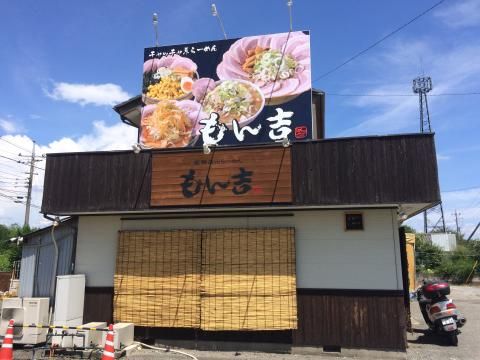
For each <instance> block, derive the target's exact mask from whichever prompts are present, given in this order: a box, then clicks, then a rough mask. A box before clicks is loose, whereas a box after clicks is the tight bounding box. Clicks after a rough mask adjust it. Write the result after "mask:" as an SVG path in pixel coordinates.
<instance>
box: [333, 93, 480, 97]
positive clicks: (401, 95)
mask: <svg viewBox="0 0 480 360" xmlns="http://www.w3.org/2000/svg"><path fill="white" fill-rule="evenodd" d="M325 94H326V95H330V96H346V97H349V96H352V97H353V96H358V97H407V96H408V97H412V96H417V95H415V94H359V93H356V94H348V93H345V94H342V93H329V92H325ZM428 95H429V96H469V95H480V92H466V93H441V94H428Z"/></svg>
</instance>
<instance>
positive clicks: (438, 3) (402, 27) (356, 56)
mask: <svg viewBox="0 0 480 360" xmlns="http://www.w3.org/2000/svg"><path fill="white" fill-rule="evenodd" d="M443 2H445V0H440V1H439V2H437V3H436V4H434V5H433V6H431V7H429V8H428V9H427V10H425V11H423V12H422V13H420V14H418V15H417V16H415V17H414V18H413V19H411V20H409V21H408V22H406V23H405V24H403V25H401V26H400V27H398V28H396V29H395V30H393V31H392V32H390V33H388V34H387V35H385V36H384V37H382V38H381V39H380V40H377V41H376V42H374V43H373V44H372V45H370V46H368V47H367V48H365V49H363V50H362V51H360V52H358V53H356V54H355V55H353V56H352V57H350V58H349V59H348V60H346V61H344V62H342V63H341V64H340V65H338V66H336V67H334V68H333V69H331V70H329V71H327V72H325V73H323V74H322V75H320V76H319V77H317V78H316V79H315V80H313V81H312V83H314V82H317V81H318V80H320V79H323V78H324V77H326V76H328V75H330V74H331V73H333V72H335V71H337V70H338V69H340V68H342V67H344V66H345V65H347V64H348V63H350V62H352V61H353V60H355V59H356V58H358V57H360V56H362V55H363V54H365V53H366V52H367V51H369V50H371V49H373V48H374V47H375V46H377V45H379V44H380V43H382V42H383V41H385V40H387V39H388V38H389V37H391V36H393V35H395V34H396V33H398V32H399V31H401V30H403V29H404V28H406V27H407V26H408V25H410V24H411V23H413V22H415V21H417V20H418V19H420V18H421V17H422V16H424V15H426V14H427V13H429V12H430V11H432V10H433V9H435V8H436V7H437V6H439V5H440V4H442V3H443Z"/></svg>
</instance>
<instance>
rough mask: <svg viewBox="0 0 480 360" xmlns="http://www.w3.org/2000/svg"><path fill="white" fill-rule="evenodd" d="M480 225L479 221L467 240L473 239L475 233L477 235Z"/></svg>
mask: <svg viewBox="0 0 480 360" xmlns="http://www.w3.org/2000/svg"><path fill="white" fill-rule="evenodd" d="M479 227H480V221H479V222H478V224H477V226H475V229H473V231H472V233H471V234H470V236H469V237H468V239H467V240H472V238H473V235H475V233H476V232H477V230H478V228H479Z"/></svg>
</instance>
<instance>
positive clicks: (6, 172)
mask: <svg viewBox="0 0 480 360" xmlns="http://www.w3.org/2000/svg"><path fill="white" fill-rule="evenodd" d="M0 165H3V164H1V163H0ZM0 173H2V174H6V175H10V176H20V175H18V173H17V174H15V173H12V172H9V171H5V170H4V169H2V168H0Z"/></svg>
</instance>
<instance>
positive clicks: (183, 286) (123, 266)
mask: <svg viewBox="0 0 480 360" xmlns="http://www.w3.org/2000/svg"><path fill="white" fill-rule="evenodd" d="M200 237H201V234H200V233H199V232H198V231H191V230H176V231H121V232H120V235H119V243H118V250H117V266H116V271H115V278H114V319H115V321H122V322H133V323H135V325H137V326H149V327H188V328H198V327H199V326H200V245H201V244H200Z"/></svg>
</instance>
